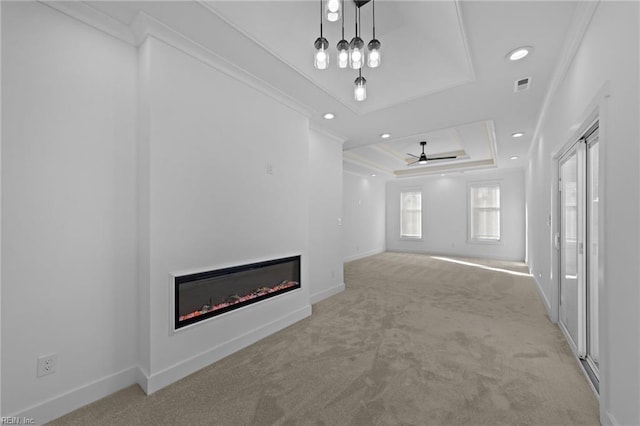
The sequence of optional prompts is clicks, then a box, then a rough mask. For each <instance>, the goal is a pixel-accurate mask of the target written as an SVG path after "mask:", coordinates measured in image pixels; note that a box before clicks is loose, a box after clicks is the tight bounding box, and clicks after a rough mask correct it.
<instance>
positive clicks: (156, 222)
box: [139, 37, 311, 392]
mask: <svg viewBox="0 0 640 426" xmlns="http://www.w3.org/2000/svg"><path fill="white" fill-rule="evenodd" d="M140 57H141V67H140V83H141V87H142V88H143V89H142V90H141V103H140V109H141V110H140V115H141V117H143V118H142V119H141V127H142V128H144V129H146V130H144V131H143V132H141V140H140V145H141V150H140V163H139V167H140V170H139V172H140V174H141V176H143V178H141V179H140V182H139V184H140V186H139V188H140V189H139V191H140V192H141V193H143V192H144V191H147V190H148V191H149V192H148V194H149V195H148V200H144V199H142V198H141V200H142V201H141V204H140V214H141V216H140V227H141V234H140V240H141V245H140V247H141V253H140V264H141V269H145V270H147V268H148V275H147V276H146V277H145V276H141V277H140V282H139V285H140V286H141V288H142V290H141V293H142V294H147V293H148V298H144V299H141V300H140V304H141V306H140V311H141V312H145V314H146V312H148V315H145V316H144V317H143V318H141V329H142V330H145V331H144V333H146V330H148V332H149V336H150V337H149V341H148V344H149V349H148V359H145V357H143V358H142V359H141V363H142V365H141V367H142V369H143V372H144V374H145V375H146V376H147V377H146V383H143V384H142V385H143V387H145V389H146V390H147V391H148V392H154V391H155V390H157V389H160V388H161V387H163V386H165V385H167V384H170V383H172V382H173V381H175V380H177V379H179V378H181V377H184V376H186V375H187V374H190V373H192V372H194V371H196V370H198V369H200V368H202V367H204V366H206V365H208V364H210V363H211V362H214V361H216V360H218V359H220V358H222V357H223V356H226V355H228V354H229V353H231V352H233V351H235V350H238V349H240V348H242V347H244V346H247V345H249V344H251V343H253V342H254V341H256V340H258V339H259V338H261V337H264V336H266V335H268V334H271V333H273V332H274V331H277V330H278V329H280V328H283V327H285V326H287V325H290V324H291V323H293V322H295V321H297V320H299V319H301V318H303V317H305V316H307V315H309V314H310V313H311V306H310V304H309V285H308V284H306V283H308V281H309V265H310V262H309V260H308V259H309V258H308V255H309V251H308V247H307V245H308V237H309V231H308V227H309V197H310V194H309V191H308V187H309V172H308V170H307V169H308V168H307V161H308V156H309V153H308V145H309V141H308V138H309V134H308V132H309V129H308V126H309V124H308V120H307V118H306V117H304V116H303V115H302V114H300V113H299V112H297V111H294V110H292V109H290V108H289V107H287V106H285V105H283V104H281V103H279V102H277V101H275V100H274V99H273V98H271V97H269V96H266V95H265V94H263V93H261V92H259V91H258V90H255V89H254V88H251V87H249V86H247V85H246V84H244V83H242V82H240V81H239V80H237V79H236V78H233V77H231V76H229V75H227V74H225V73H224V72H221V71H220V70H219V69H217V68H216V64H213V63H205V62H204V61H202V60H201V59H202V58H198V59H196V58H195V57H193V56H191V55H190V54H187V53H186V52H184V51H180V50H178V49H177V48H174V47H171V46H169V45H168V44H165V43H164V42H162V41H160V40H158V39H157V38H154V37H150V38H147V40H146V41H145V42H144V44H143V46H142V47H141V50H140ZM147 126H148V127H147ZM268 164H270V165H271V167H272V170H273V173H272V174H268V173H267V166H268ZM147 181H148V182H147ZM147 238H148V240H147ZM145 250H148V251H147V252H145ZM292 254H301V255H302V288H301V289H299V290H294V291H291V292H289V293H286V294H283V295H280V296H278V297H275V298H271V299H269V300H267V301H264V302H260V303H256V304H253V305H251V307H249V308H243V309H238V310H235V311H232V312H229V313H228V314H224V315H221V316H218V317H215V318H212V319H210V320H207V321H205V322H201V323H199V324H198V325H195V326H193V327H189V328H186V329H181V331H179V332H176V333H175V334H171V333H170V329H171V327H172V321H171V315H172V312H173V311H172V308H171V298H170V295H171V294H172V287H171V285H170V274H171V273H175V272H180V271H184V270H192V269H202V268H209V267H211V268H217V267H220V266H227V265H237V264H243V263H251V262H253V261H255V260H261V259H273V258H279V257H284V256H288V255H292ZM147 259H148V262H147ZM147 277H148V278H147ZM145 278H147V279H145ZM144 344H147V342H145V343H144ZM143 353H144V354H145V355H146V351H145V352H143Z"/></svg>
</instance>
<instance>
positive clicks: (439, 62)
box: [84, 0, 579, 177]
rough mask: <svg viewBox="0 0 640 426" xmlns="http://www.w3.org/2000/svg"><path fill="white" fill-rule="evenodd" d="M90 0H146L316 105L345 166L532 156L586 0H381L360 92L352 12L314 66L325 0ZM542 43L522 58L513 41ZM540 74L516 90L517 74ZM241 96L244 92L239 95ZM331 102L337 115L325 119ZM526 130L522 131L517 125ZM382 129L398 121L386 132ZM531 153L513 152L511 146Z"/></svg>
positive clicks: (368, 28)
mask: <svg viewBox="0 0 640 426" xmlns="http://www.w3.org/2000/svg"><path fill="white" fill-rule="evenodd" d="M84 4H85V5H86V7H88V8H91V9H92V10H96V11H97V12H99V13H101V14H104V15H106V16H108V17H110V19H111V18H113V19H114V20H117V21H118V22H120V23H122V24H124V25H125V26H130V25H131V24H132V23H133V22H134V21H135V18H136V16H137V15H138V14H139V13H140V12H144V13H145V14H147V15H148V16H151V17H153V18H154V19H156V20H158V21H160V22H162V23H164V24H165V25H167V26H168V27H170V28H172V29H173V30H175V31H176V32H178V33H180V34H182V35H183V36H185V37H187V38H189V39H191V40H193V41H195V42H197V43H198V44H199V45H201V46H202V47H204V48H206V49H208V50H210V51H212V52H214V53H215V54H216V55H218V56H219V57H222V58H224V59H225V60H227V61H229V62H230V63H232V64H234V65H235V66H237V67H239V68H241V69H243V70H245V71H246V72H248V73H249V74H250V75H252V76H254V77H255V78H257V79H259V80H261V81H263V82H264V83H265V84H266V85H268V86H269V87H271V88H272V89H274V90H276V91H278V92H280V93H282V94H283V95H285V96H287V97H289V98H290V99H292V100H294V101H295V102H296V103H297V104H299V105H301V106H303V108H305V109H306V110H308V111H309V113H310V121H311V124H312V125H313V126H314V127H315V128H317V129H321V130H325V131H326V132H328V133H330V134H333V135H335V136H337V137H338V138H340V139H342V140H344V141H345V143H344V148H345V170H348V171H352V172H354V173H359V174H371V173H382V174H383V175H387V176H393V177H403V176H415V175H418V174H424V173H436V172H437V173H441V172H446V171H461V170H467V169H478V168H490V167H500V168H510V167H524V166H525V165H526V161H527V151H528V149H529V145H530V143H531V136H532V134H533V132H534V128H535V125H536V121H537V118H538V115H539V114H540V111H541V108H542V105H543V100H544V96H545V94H546V91H547V89H548V87H549V84H550V81H551V78H552V76H553V73H554V70H555V68H556V64H557V63H558V62H559V61H560V60H561V59H562V58H560V54H561V51H562V47H563V44H564V43H565V37H566V36H567V31H568V29H569V28H570V27H571V25H572V24H573V21H574V19H576V16H577V14H576V11H577V8H578V7H579V2H574V1H566V2H564V1H549V2H545V1H538V0H532V1H526V0H523V1H513V2H508V1H507V2H505V1H495V2H493V1H482V0H474V1H451V0H449V1H446V0H445V1H422V0H414V1H400V0H398V1H396V0H376V2H375V7H376V11H375V16H376V36H377V38H378V39H379V40H380V41H381V43H382V53H383V62H382V65H381V66H380V67H379V68H376V69H368V68H366V67H365V68H364V69H363V76H364V77H365V78H366V79H367V82H368V83H367V87H368V94H367V100H366V101H365V102H361V103H360V102H356V101H354V100H353V80H354V79H355V77H357V73H356V72H355V71H354V70H350V69H338V68H337V65H336V63H335V62H336V61H335V55H336V49H335V45H336V43H337V42H338V41H339V40H340V38H341V34H340V33H341V22H340V21H339V22H335V23H329V22H327V21H326V20H325V21H324V24H323V33H324V36H325V37H326V38H327V39H328V40H329V44H330V47H331V48H330V53H331V54H332V56H333V57H332V63H331V64H330V67H329V69H327V70H316V69H314V68H313V62H312V58H313V52H314V49H313V42H314V40H315V39H316V38H317V37H318V36H319V34H320V2H319V1H316V0H313V1H307V0H290V1H279V2H278V1H269V0H261V1H238V0H235V1H178V2H167V1H158V2H156V1H141V2H117V1H115V2H114V1H103V2H99V1H98V2H94V1H89V2H85V3H84ZM345 5H346V7H345V10H346V13H345V38H346V39H347V40H350V39H351V37H353V35H354V16H355V12H354V6H353V3H352V2H351V1H350V0H345ZM371 12H372V3H371V2H370V3H369V4H367V5H365V6H363V7H362V8H361V26H360V27H361V35H362V38H363V39H364V40H365V44H366V43H367V42H368V41H369V39H370V38H371V36H372V16H371ZM523 45H528V46H533V53H532V54H531V55H529V56H528V57H527V58H525V59H523V60H521V61H518V62H510V61H508V60H506V55H507V53H508V52H509V51H511V50H512V49H514V48H515V47H518V46H523ZM524 77H529V78H530V79H531V85H530V88H529V89H528V90H526V91H523V92H518V93H515V92H514V83H515V81H516V80H519V79H521V78H524ZM239 101H241V100H239ZM326 112H332V113H333V114H335V118H334V119H333V120H325V119H323V115H324V113H326ZM518 131H520V132H524V134H525V135H524V136H523V137H521V138H518V139H514V138H512V137H511V134H512V133H513V132H518ZM382 133H390V134H391V137H390V138H388V139H385V140H383V139H381V138H380V135H381V134H382ZM421 140H427V141H428V142H429V143H428V145H427V153H428V154H429V153H430V152H429V150H433V151H432V153H433V154H434V155H435V154H439V153H444V152H464V155H461V156H459V158H457V159H456V160H452V161H441V162H438V164H436V163H435V162H434V163H432V164H429V165H428V166H425V167H416V166H408V165H406V161H405V158H406V155H405V154H406V153H412V152H413V153H419V152H420V151H419V150H420V146H419V142H420V141H421ZM514 156H517V157H519V158H518V159H516V160H511V159H510V158H511V157H514Z"/></svg>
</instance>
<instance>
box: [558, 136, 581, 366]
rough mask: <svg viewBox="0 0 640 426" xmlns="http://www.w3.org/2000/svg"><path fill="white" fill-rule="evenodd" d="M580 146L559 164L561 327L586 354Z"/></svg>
mask: <svg viewBox="0 0 640 426" xmlns="http://www.w3.org/2000/svg"><path fill="white" fill-rule="evenodd" d="M578 148H579V145H576V146H575V147H574V148H572V149H571V150H570V151H569V152H568V153H567V154H565V156H564V157H563V158H562V159H561V161H560V174H559V176H560V182H559V185H560V220H561V222H560V323H561V325H562V326H563V327H564V328H565V330H566V332H567V334H568V335H569V337H570V339H571V342H570V343H571V346H572V347H573V348H574V350H575V351H576V352H577V353H578V355H583V353H584V349H583V348H584V338H583V333H582V332H581V331H582V330H581V328H582V327H583V326H584V324H583V323H584V321H581V316H582V309H581V308H582V306H581V303H580V302H581V299H582V297H581V291H580V288H581V286H580V284H581V280H582V279H583V276H582V274H581V273H580V264H581V262H580V248H581V247H580V234H581V232H580V217H579V213H580V211H579V209H578V205H579V204H578V203H579V201H580V199H581V198H582V197H580V194H579V188H578V187H579V183H580V182H579V179H578V176H579V169H580V167H579V162H578V157H579V149H578Z"/></svg>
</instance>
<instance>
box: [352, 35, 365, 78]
mask: <svg viewBox="0 0 640 426" xmlns="http://www.w3.org/2000/svg"><path fill="white" fill-rule="evenodd" d="M363 48H364V41H362V39H361V38H360V37H357V36H356V37H354V38H353V39H352V40H351V43H349V68H351V69H354V70H359V69H360V68H362V65H363V64H364V49H363Z"/></svg>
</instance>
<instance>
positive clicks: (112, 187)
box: [1, 2, 344, 422]
mask: <svg viewBox="0 0 640 426" xmlns="http://www.w3.org/2000/svg"><path fill="white" fill-rule="evenodd" d="M139 28H141V27H139ZM162 34H164V35H165V36H166V37H175V34H173V33H171V32H163V31H160V35H158V36H156V37H152V38H148V39H147V40H146V41H145V42H143V44H142V45H141V46H140V48H139V49H136V48H135V47H134V46H131V45H128V44H126V43H123V42H120V41H117V40H116V39H114V38H112V37H110V36H107V35H105V34H104V33H103V32H101V31H97V30H95V29H92V28H91V27H90V26H89V25H86V24H83V23H80V22H79V21H77V20H75V19H72V18H70V17H68V16H67V15H65V14H62V13H60V12H58V11H56V10H54V9H51V8H49V7H48V6H46V5H45V4H42V3H35V2H33V3H32V2H29V3H26V2H24V3H19V2H16V3H7V2H3V3H2V62H3V66H4V69H3V73H2V90H3V97H2V121H3V124H4V126H3V128H2V154H3V155H2V175H1V182H2V207H3V209H2V228H3V231H5V232H3V234H2V247H1V248H2V251H1V253H2V259H1V260H2V262H1V265H2V269H1V273H2V277H1V279H2V286H3V287H2V290H3V294H2V309H1V314H2V363H3V374H2V398H3V399H2V415H26V416H28V417H34V418H35V419H36V420H37V421H39V422H40V421H47V420H50V419H52V418H55V417H58V416H60V415H62V414H65V413H66V412H68V411H70V410H73V409H75V408H78V407H80V406H82V405H84V404H86V403H89V402H92V401H94V400H96V399H98V398H100V397H103V396H105V395H107V394H109V393H111V392H113V391H115V390H118V389H120V388H122V387H124V386H128V385H130V384H133V383H136V382H138V383H140V385H141V386H142V387H143V388H145V390H147V391H148V392H153V391H155V390H157V389H159V388H161V387H163V386H165V385H167V384H169V383H171V382H173V381H175V380H177V379H179V378H181V377H184V376H185V375H187V374H189V373H191V372H193V371H195V370H197V369H199V368H201V367H203V366H205V365H207V364H209V363H211V362H213V361H215V360H217V359H220V358H221V357H223V356H225V355H228V354H229V353H231V352H233V351H235V350H238V349H240V348H242V347H244V346H247V345H249V344H251V343H252V342H254V341H256V340H258V339H259V338H261V337H264V336H266V335H268V334H271V333H273V332H275V331H277V330H279V329H281V328H283V327H285V326H287V325H289V324H291V323H293V322H295V321H297V320H299V319H301V318H303V317H305V316H307V315H309V314H310V313H311V306H310V298H311V296H310V295H311V294H313V296H314V298H315V299H316V300H321V299H322V298H324V297H328V296H330V295H331V294H334V293H335V292H337V291H340V290H342V288H344V285H343V277H342V262H343V258H342V253H341V251H340V247H341V246H340V245H341V242H342V239H341V232H342V228H341V227H340V226H339V224H338V219H339V218H340V217H341V216H342V207H341V203H342V146H341V142H340V141H336V140H333V139H332V138H330V137H328V136H326V135H322V134H320V133H317V132H314V131H310V129H309V123H308V119H307V117H306V115H305V114H304V113H303V112H301V111H300V110H299V109H297V108H296V107H295V106H292V105H291V104H290V103H288V102H287V101H286V100H284V101H283V100H282V99H280V98H279V97H278V94H277V93H276V94H273V93H272V92H270V89H268V88H265V87H259V86H260V85H259V83H256V81H255V80H251V78H250V77H247V76H243V75H241V74H240V75H236V74H234V71H229V67H228V66H226V65H224V64H223V65H220V68H218V65H219V64H216V63H215V59H213V58H209V57H207V55H206V54H204V53H203V52H202V51H198V48H197V47H195V46H192V48H193V49H194V50H193V51H190V50H189V49H188V46H190V45H189V43H188V41H185V40H184V39H179V38H178V39H175V40H174V41H175V42H176V43H175V45H176V46H181V49H182V50H178V49H177V48H175V47H170V46H169V45H168V44H165V43H164V42H162V41H160V40H161V38H162V36H161V35H162ZM167 34H168V35H167ZM187 52H190V53H193V52H195V54H194V55H191V54H189V53H187ZM194 56H197V59H196V58H195V57H194ZM45 70H46V71H45ZM235 71H237V72H240V71H238V70H235ZM240 73H241V72H240ZM310 158H311V159H313V162H312V163H311V164H310V163H309V159H310ZM267 165H270V166H271V167H270V168H271V170H272V171H273V173H267ZM312 196H313V198H312ZM312 222H313V224H312ZM6 230H9V231H8V232H6ZM297 253H299V254H302V289H300V290H296V291H292V292H289V293H286V294H283V295H281V296H279V297H276V298H272V299H269V301H265V302H261V303H257V304H254V305H252V306H251V307H249V308H244V309H240V310H237V311H234V312H231V313H228V314H225V315H222V316H220V317H216V318H214V319H212V320H210V321H207V322H204V323H201V324H200V325H196V326H193V327H189V328H186V329H183V330H182V331H180V332H177V333H175V334H172V333H171V331H170V325H171V307H170V300H171V296H170V294H171V285H170V284H171V282H170V273H172V272H180V271H184V270H189V269H201V268H207V267H212V268H215V267H222V266H229V265H237V264H240V263H245V262H251V261H255V260H262V259H272V258H275V257H282V256H286V255H291V254H297ZM54 352H55V353H57V354H58V371H57V372H56V373H55V374H52V375H49V376H46V377H43V378H36V376H35V373H36V358H37V357H38V356H40V355H43V354H50V353H54Z"/></svg>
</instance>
